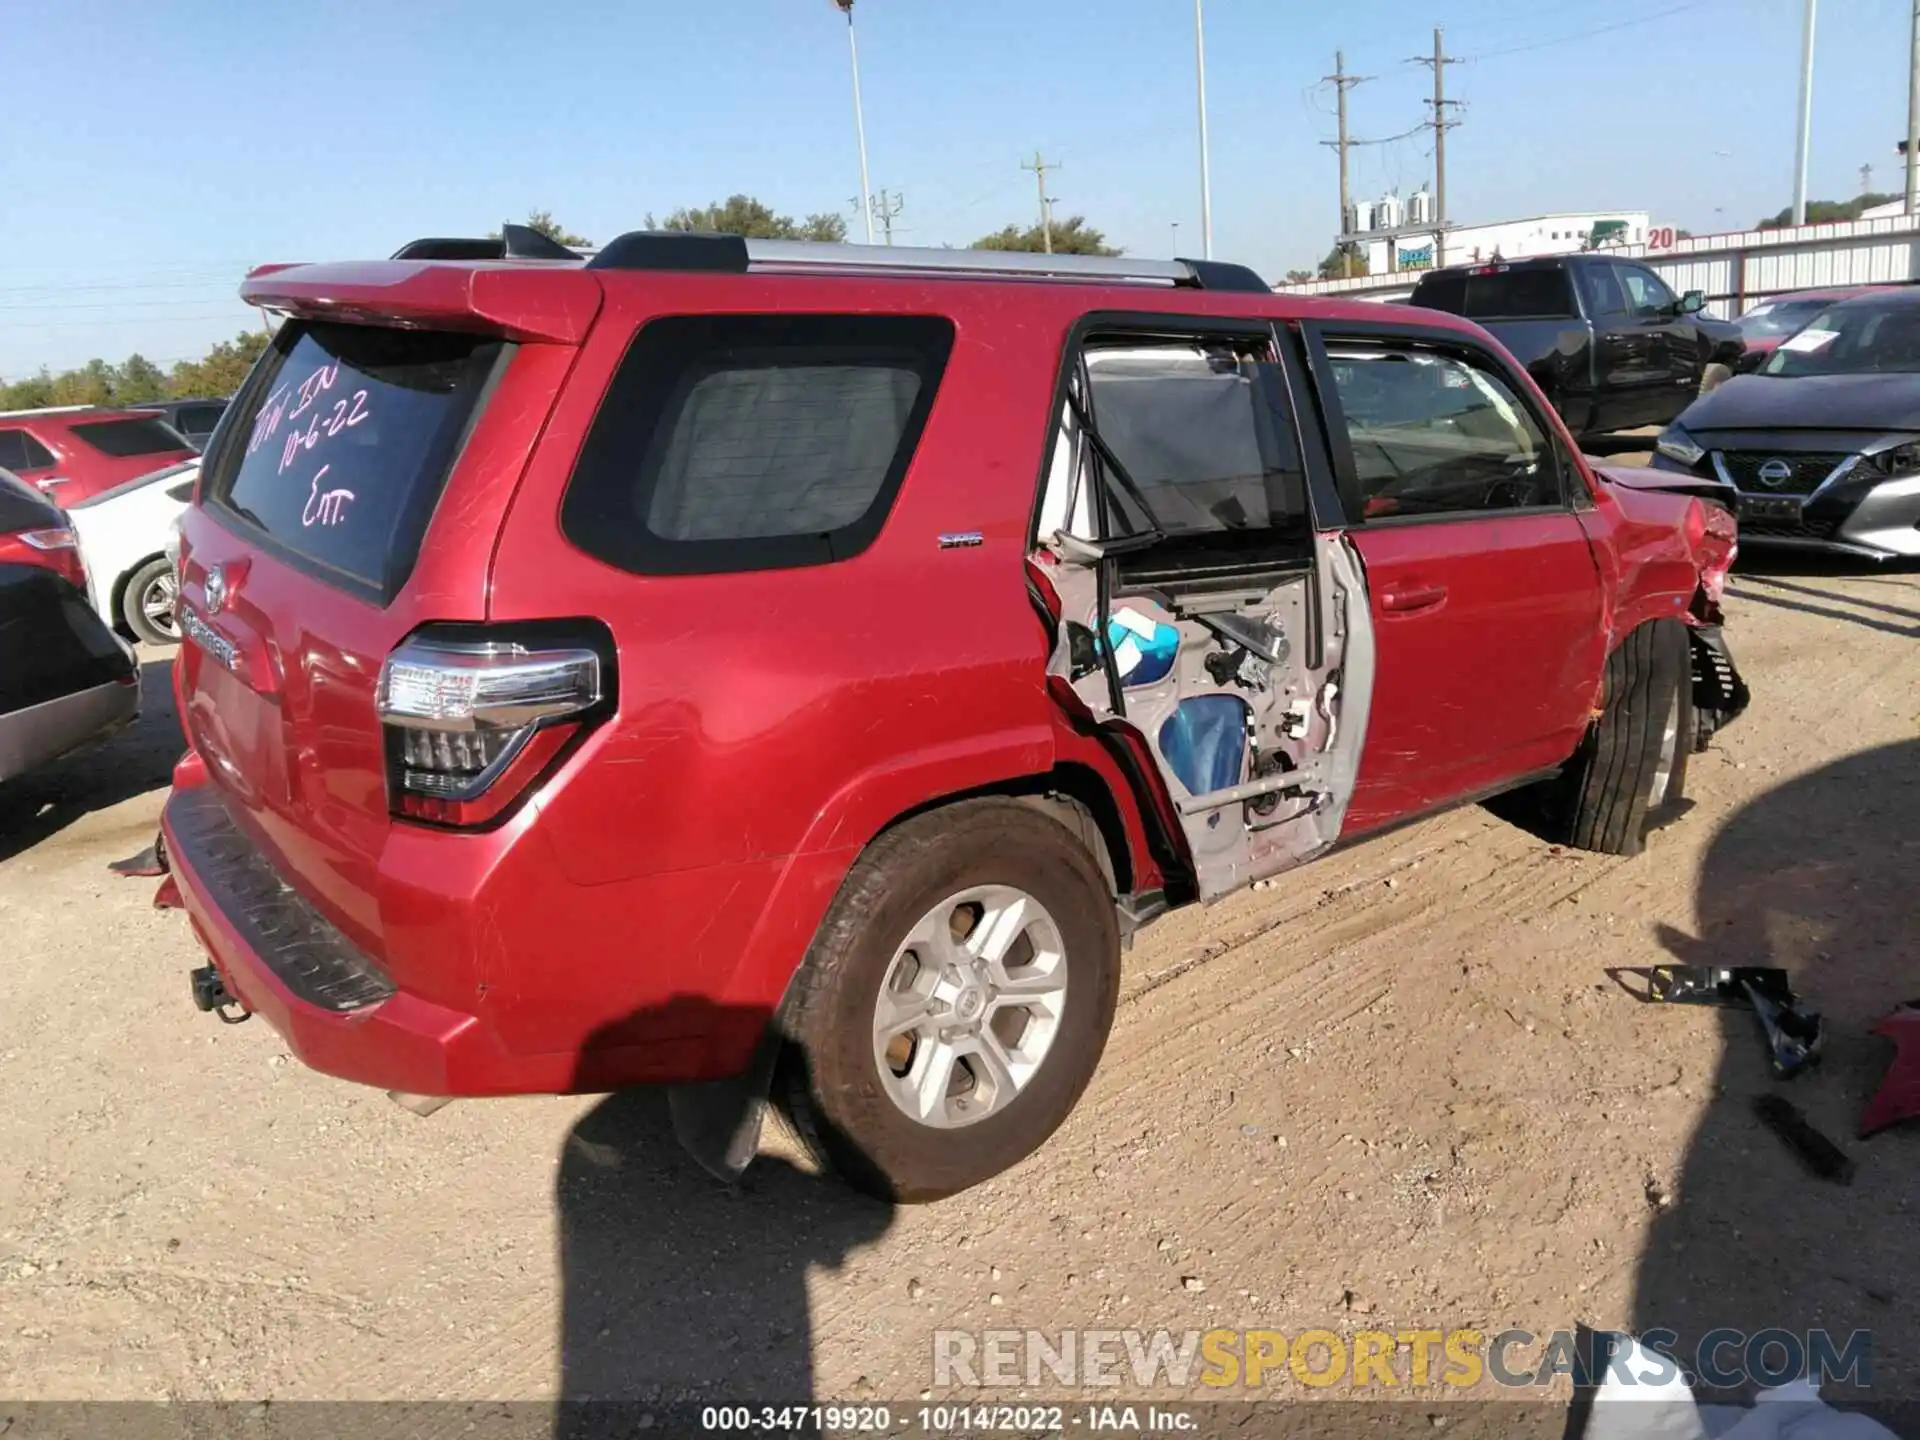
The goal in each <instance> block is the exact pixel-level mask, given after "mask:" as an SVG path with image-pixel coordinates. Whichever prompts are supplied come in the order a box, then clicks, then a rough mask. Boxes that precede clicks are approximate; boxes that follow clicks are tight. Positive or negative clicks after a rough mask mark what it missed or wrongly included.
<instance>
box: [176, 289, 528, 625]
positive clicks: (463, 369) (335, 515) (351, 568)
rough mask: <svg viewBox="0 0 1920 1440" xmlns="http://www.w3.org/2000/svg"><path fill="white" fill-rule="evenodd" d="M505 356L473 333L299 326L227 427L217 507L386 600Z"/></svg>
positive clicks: (324, 571)
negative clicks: (241, 409) (243, 406)
mask: <svg viewBox="0 0 1920 1440" xmlns="http://www.w3.org/2000/svg"><path fill="white" fill-rule="evenodd" d="M506 348H507V347H506V346H505V345H504V344H503V343H502V342H501V341H499V340H496V339H491V338H488V337H485V336H478V335H470V334H443V333H440V332H436V331H425V330H399V329H390V328H386V327H382V326H374V325H334V324H311V325H289V326H287V327H285V328H284V329H283V330H282V331H281V332H280V334H279V335H278V336H277V337H276V338H275V342H274V348H273V349H272V350H271V351H269V352H268V355H267V359H266V360H265V362H264V364H263V370H262V372H261V373H260V374H258V375H255V376H254V377H252V378H251V379H250V380H249V382H248V384H247V386H246V389H245V391H244V392H243V397H242V401H241V402H240V403H243V404H244V405H245V406H246V408H245V410H244V411H243V412H241V413H239V414H236V415H232V416H229V417H227V421H228V423H226V424H224V425H223V426H222V427H221V430H222V440H221V443H220V444H219V446H218V447H217V454H216V457H215V460H214V464H215V466H216V472H215V473H214V474H213V475H212V476H210V477H209V480H208V483H207V485H206V486H205V491H206V494H207V496H208V503H209V504H210V505H211V506H213V507H214V508H215V509H217V510H219V511H221V512H222V513H224V514H225V515H227V516H230V517H232V518H233V519H234V520H237V521H238V522H239V523H240V524H241V526H242V527H245V528H248V529H251V530H252V531H253V532H255V533H256V534H257V535H258V536H260V537H263V538H264V539H265V541H266V542H267V543H268V545H269V548H272V549H274V550H275V551H277V552H279V553H281V554H282V555H283V556H285V557H286V558H288V559H289V560H290V561H292V562H293V563H296V564H299V565H301V567H302V568H305V569H308V570H310V571H312V572H313V573H315V574H317V575H318V576H319V577H320V578H322V579H325V580H329V581H331V582H333V583H335V584H339V585H342V586H343V587H344V588H346V589H349V590H354V591H357V592H359V593H362V594H365V595H368V596H370V597H371V598H374V599H376V600H379V601H381V602H382V603H384V602H386V601H388V600H390V599H392V598H393V596H394V594H395V593H396V592H398V590H399V589H400V587H401V586H402V585H404V584H405V583H406V579H407V576H408V575H409V574H410V573H411V572H412V569H413V564H414V561H415V560H416V559H417V558H418V556H419V553H420V543H421V540H422V538H423V536H424V535H425V533H426V528H427V522H428V520H429V519H430V518H431V517H432V514H433V507H434V505H435V504H436V503H437V502H438V500H439V498H440V493H441V491H442V490H443V489H444V488H445V486H446V481H447V473H448V471H449V470H450V469H451V468H452V465H453V461H454V457H455V455H456V454H457V453H458V451H459V448H460V444H461V442H462V440H463V439H464V438H465V436H466V433H467V431H468V429H469V428H470V427H471V425H472V422H473V420H474V419H475V417H476V416H477V415H478V413H479V408H480V405H481V403H482V400H483V397H484V395H485V393H486V391H487V389H488V386H489V383H490V381H491V378H492V376H493V375H494V374H495V372H496V369H497V367H498V365H499V363H500V361H501V358H502V355H503V353H504V351H505V349H506Z"/></svg>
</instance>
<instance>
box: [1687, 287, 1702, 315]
mask: <svg viewBox="0 0 1920 1440" xmlns="http://www.w3.org/2000/svg"><path fill="white" fill-rule="evenodd" d="M1706 305H1707V297H1706V294H1705V293H1704V292H1702V291H1699V290H1689V291H1687V293H1686V294H1684V295H1682V296H1681V297H1680V313H1681V314H1682V315H1698V314H1699V313H1700V312H1701V311H1702V310H1704V309H1705V308H1706Z"/></svg>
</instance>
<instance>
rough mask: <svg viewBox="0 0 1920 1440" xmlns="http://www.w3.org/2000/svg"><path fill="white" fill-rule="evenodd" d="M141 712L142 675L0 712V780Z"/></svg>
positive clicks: (100, 734) (104, 733) (116, 727)
mask: <svg viewBox="0 0 1920 1440" xmlns="http://www.w3.org/2000/svg"><path fill="white" fill-rule="evenodd" d="M139 713H140V680H139V674H138V672H137V671H136V672H135V673H134V674H133V676H132V677H131V678H129V679H127V680H124V681H122V680H111V681H108V682H107V683H106V684H105V685H95V686H92V687H91V688H89V689H86V690H76V691H75V692H74V693H73V694H71V695H62V696H60V697H59V698H58V699H55V700H47V701H43V702H42V703H41V704H38V705H29V706H27V707H26V709H24V710H15V711H13V712H12V713H11V714H8V715H0V780H6V779H10V778H11V777H13V776H15V775H20V774H24V773H25V772H27V771H28V770H31V769H33V768H34V767H35V766H38V765H44V764H46V763H47V762H48V761H49V760H56V759H58V758H59V757H60V756H62V755H64V754H66V753H67V751H69V750H72V749H75V748H76V747H78V746H81V745H84V744H86V743H87V742H88V741H89V740H99V739H104V738H105V737H106V736H108V735H111V734H112V733H113V732H114V731H116V730H119V729H120V728H122V727H123V726H125V725H128V724H130V723H131V722H132V720H133V718H134V717H135V716H136V715H138V714H139Z"/></svg>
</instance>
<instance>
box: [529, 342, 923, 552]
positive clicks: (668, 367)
mask: <svg viewBox="0 0 1920 1440" xmlns="http://www.w3.org/2000/svg"><path fill="white" fill-rule="evenodd" d="M952 346H953V326H952V324H951V323H950V322H949V321H947V320H944V319H939V318H934V317H925V316H891V315H797V316H771V315H702V316H671V317H667V318H664V319H660V320H655V321H653V322H652V323H651V324H649V325H647V326H645V327H644V328H643V329H642V330H641V331H640V333H639V334H638V335H637V336H636V337H635V339H634V341H633V344H632V345H631V346H630V347H629V349H628V351H627V354H626V358H625V359H624V360H622V361H621V364H620V369H619V371H618V372H617V373H616V374H615V376H614V378H613V383H612V384H611V386H609V387H608V391H607V394H606V397H605V398H604V399H603V400H602V402H601V405H600V412H599V414H598V416H597V417H596V418H595V420H594V423H593V428H592V430H591V431H590V432H589V433H588V436H587V441H586V444H585V446H584V447H583V448H582V450H581V454H580V461H579V464H578V466H577V467H576V469H575V471H574V476H573V480H572V482H571V484H570V485H569V486H568V488H567V495H566V499H565V501H564V502H563V504H562V506H561V526H562V528H563V529H564V530H565V532H566V534H567V537H568V539H570V540H571V541H572V542H573V543H574V544H575V545H578V546H579V547H580V548H581V549H583V550H585V551H586V552H587V553H589V554H591V555H595V556H598V557H599V558H600V559H603V560H606V561H608V562H609V563H611V564H614V565H618V566H620V567H622V568H623V569H627V570H632V571H635V572H637V573H641V574H693V573H715V572H722V571H735V570H756V569H773V568H779V567H784V566H794V565H822V564H827V563H830V562H832V561H835V560H844V559H847V558H848V557H850V556H853V555H857V554H859V553H860V552H861V551H862V550H864V549H866V548H867V546H868V545H870V544H872V543H873V540H874V537H875V536H876V535H878V534H879V532H880V527H881V525H882V524H883V523H884V521H885V519H886V514H887V510H888V508H889V507H890V506H891V504H892V502H893V497H894V494H895V492H896V491H898V489H899V487H900V482H901V481H902V479H904V477H905V475H906V471H907V466H908V464H909V462H910V461H911V460H912V458H913V452H914V447H915V445H916V444H917V443H918V441H919V438H920V432H921V430H922V429H923V428H924V427H925V425H926V420H927V414H928V412H929V411H930V410H931V409H932V407H933V397H934V391H935V389H936V388H937V386H938V385H939V381H940V376H941V373H942V371H943V370H944V369H945V366H946V362H947V356H948V353H949V352H950V350H951V349H952Z"/></svg>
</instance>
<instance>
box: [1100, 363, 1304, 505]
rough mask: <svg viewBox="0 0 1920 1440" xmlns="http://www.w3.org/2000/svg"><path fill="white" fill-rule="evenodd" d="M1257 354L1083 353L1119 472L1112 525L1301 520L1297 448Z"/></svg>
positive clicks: (1103, 433) (1103, 429) (1301, 490)
mask: <svg viewBox="0 0 1920 1440" xmlns="http://www.w3.org/2000/svg"><path fill="white" fill-rule="evenodd" d="M1262 359H1263V357H1262V356H1261V355H1259V354H1249V353H1247V352H1246V351H1245V350H1244V349H1235V348H1229V347H1227V346H1224V345H1177V346H1176V345H1163V346H1157V347H1153V348H1114V349H1090V350H1089V351H1088V352H1087V357H1086V360H1087V369H1086V373H1087V379H1088V385H1089V389H1090V392H1091V396H1092V404H1091V406H1090V409H1091V411H1092V417H1093V424H1094V428H1095V429H1096V430H1097V431H1098V432H1099V436H1100V438H1101V440H1103V441H1104V442H1105V443H1106V445H1107V447H1108V449H1110V450H1111V451H1112V453H1113V456H1114V458H1115V459H1117V460H1118V461H1119V462H1120V466H1121V467H1122V469H1124V471H1125V479H1124V481H1123V482H1122V485H1121V491H1120V493H1121V495H1123V496H1124V497H1125V499H1124V500H1120V499H1118V498H1117V497H1116V499H1115V502H1114V503H1113V505H1112V506H1111V509H1110V513H1112V514H1113V515H1114V518H1115V520H1116V522H1117V523H1115V524H1114V525H1113V527H1112V528H1113V529H1114V530H1115V531H1117V532H1119V533H1126V532H1128V531H1136V530H1140V529H1144V528H1147V525H1146V522H1151V526H1152V528H1154V529H1157V530H1159V531H1160V532H1161V533H1162V534H1164V535H1167V536H1169V537H1178V536H1196V535H1209V534H1220V533H1222V532H1229V531H1272V530H1299V529H1304V527H1305V526H1306V485H1305V480H1304V476H1303V474H1302V472H1301V466H1300V453H1299V448H1298V446H1297V445H1296V444H1295V443H1294V437H1293V435H1292V433H1291V426H1290V425H1284V424H1282V423H1280V421H1281V419H1282V417H1281V416H1280V415H1279V413H1278V412H1276V411H1275V410H1274V408H1273V406H1272V405H1270V404H1269V403H1268V400H1267V397H1266V394H1265V393H1264V391H1263V389H1262V384H1261V370H1262V368H1263V367H1262ZM1115 478H1116V479H1118V478H1119V477H1115ZM1129 483H1130V485H1131V487H1132V489H1131V490H1128V489H1127V488H1126V486H1127V485H1128V484H1129ZM1136 492H1137V493H1136ZM1135 512H1144V513H1135Z"/></svg>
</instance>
